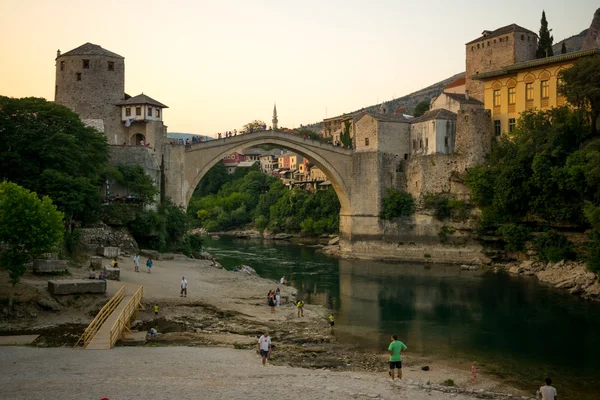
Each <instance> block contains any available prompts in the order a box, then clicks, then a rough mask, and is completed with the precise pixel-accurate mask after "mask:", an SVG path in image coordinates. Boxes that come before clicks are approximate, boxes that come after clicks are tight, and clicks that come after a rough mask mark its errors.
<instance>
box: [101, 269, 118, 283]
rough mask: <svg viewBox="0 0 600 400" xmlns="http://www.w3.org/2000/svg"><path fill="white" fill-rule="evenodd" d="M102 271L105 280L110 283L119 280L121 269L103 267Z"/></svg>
mask: <svg viewBox="0 0 600 400" xmlns="http://www.w3.org/2000/svg"><path fill="white" fill-rule="evenodd" d="M103 269H104V273H105V274H106V279H110V280H111V281H118V280H121V268H112V267H104V268H103Z"/></svg>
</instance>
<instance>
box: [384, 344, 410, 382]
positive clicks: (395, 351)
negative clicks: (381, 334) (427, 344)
mask: <svg viewBox="0 0 600 400" xmlns="http://www.w3.org/2000/svg"><path fill="white" fill-rule="evenodd" d="M407 349H408V347H406V345H405V344H404V343H402V342H401V341H399V340H398V336H397V335H392V343H390V346H389V347H388V352H389V353H390V376H391V377H392V380H394V368H397V369H398V379H402V354H401V353H402V352H403V351H404V350H407Z"/></svg>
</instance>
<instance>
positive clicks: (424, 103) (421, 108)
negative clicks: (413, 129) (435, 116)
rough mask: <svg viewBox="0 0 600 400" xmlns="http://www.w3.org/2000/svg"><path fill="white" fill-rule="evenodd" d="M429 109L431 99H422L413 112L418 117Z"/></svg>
mask: <svg viewBox="0 0 600 400" xmlns="http://www.w3.org/2000/svg"><path fill="white" fill-rule="evenodd" d="M427 111H429V101H425V100H424V101H422V102H420V103H419V104H417V106H416V107H415V111H414V112H413V116H414V117H415V118H416V117H420V116H421V115H423V114H425V113H426V112H427Z"/></svg>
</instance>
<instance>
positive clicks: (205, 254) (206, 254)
mask: <svg viewBox="0 0 600 400" xmlns="http://www.w3.org/2000/svg"><path fill="white" fill-rule="evenodd" d="M197 258H198V259H199V260H212V259H214V258H215V256H213V255H212V254H210V253H209V252H207V251H203V252H202V253H200V254H199V255H198V257H197Z"/></svg>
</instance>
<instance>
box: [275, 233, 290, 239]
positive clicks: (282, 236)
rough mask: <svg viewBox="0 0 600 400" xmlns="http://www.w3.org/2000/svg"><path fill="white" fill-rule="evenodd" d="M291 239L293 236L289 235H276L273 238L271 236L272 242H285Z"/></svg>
mask: <svg viewBox="0 0 600 400" xmlns="http://www.w3.org/2000/svg"><path fill="white" fill-rule="evenodd" d="M292 237H293V235H290V234H289V233H278V234H276V235H275V236H273V240H287V239H290V238H292Z"/></svg>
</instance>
